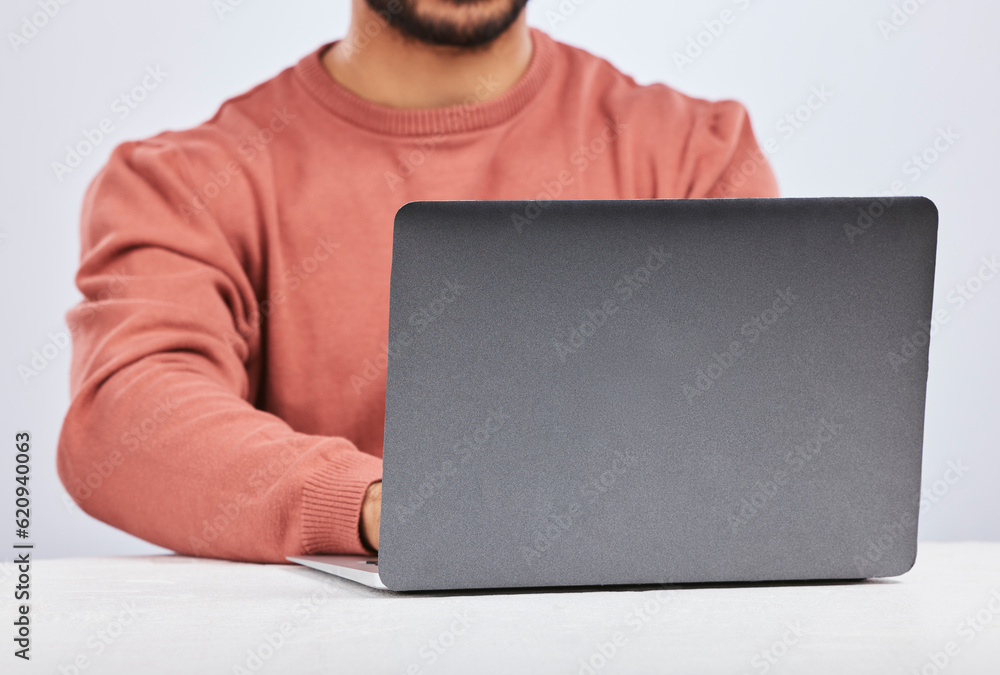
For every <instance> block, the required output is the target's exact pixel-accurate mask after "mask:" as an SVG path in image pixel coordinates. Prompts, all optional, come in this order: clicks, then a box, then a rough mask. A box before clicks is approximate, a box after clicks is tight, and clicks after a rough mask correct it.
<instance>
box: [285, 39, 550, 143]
mask: <svg viewBox="0 0 1000 675" xmlns="http://www.w3.org/2000/svg"><path fill="white" fill-rule="evenodd" d="M531 38H532V45H533V47H532V53H531V61H530V62H529V63H528V68H527V70H525V71H524V73H523V74H522V75H521V77H520V79H518V81H517V82H515V83H514V85H513V86H512V87H511V88H510V89H508V90H507V91H505V92H504V93H503V94H501V95H500V96H498V97H496V98H492V99H489V100H486V101H483V102H481V103H471V104H468V105H455V106H449V107H446V108H409V109H404V108H391V107H389V106H385V105H381V104H378V103H372V102H371V101H367V100H365V99H363V98H361V97H360V96H358V95H356V94H354V93H352V92H351V91H349V90H348V89H346V88H345V87H344V86H343V85H341V84H340V83H339V82H337V81H336V80H334V79H333V77H331V76H330V74H329V73H328V72H326V69H325V68H323V63H322V60H321V56H322V54H323V53H324V52H325V51H326V49H328V48H329V47H331V46H333V45H334V44H336V43H335V42H331V43H328V44H326V45H323V46H322V47H320V48H319V49H317V50H316V51H314V52H312V53H311V54H309V55H308V56H306V57H305V58H303V59H302V60H301V61H299V62H298V63H297V64H296V65H295V72H296V74H297V75H298V76H299V79H300V80H301V82H302V83H303V84H304V86H305V88H306V89H307V90H308V91H309V92H310V93H311V94H312V95H313V96H315V97H316V98H317V99H318V100H319V102H320V103H322V104H323V105H324V106H325V107H326V108H328V109H329V110H330V111H331V112H333V113H335V114H336V115H338V116H340V117H342V118H344V119H346V120H347V121H348V122H351V123H352V124H355V125H357V126H359V127H363V128H365V129H368V130H370V131H374V132H376V133H381V134H387V135H391V136H432V135H436V134H439V133H447V134H450V133H461V132H464V131H477V130H480V129H486V128H488V127H492V126H496V125H499V124H502V123H504V122H506V121H507V120H509V119H511V118H512V117H514V115H516V114H517V113H518V112H519V111H520V110H521V109H522V108H524V107H525V106H526V105H527V104H528V103H530V102H531V100H532V99H533V98H534V97H535V95H536V94H537V93H538V92H539V91H540V90H541V88H542V86H543V85H544V84H545V81H546V80H547V79H548V77H549V74H550V73H551V71H552V65H553V63H554V62H555V53H556V49H555V43H554V42H553V40H552V38H550V37H549V36H548V35H546V34H545V33H543V32H542V31H540V30H538V29H537V28H532V29H531Z"/></svg>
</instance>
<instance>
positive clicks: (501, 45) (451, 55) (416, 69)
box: [323, 0, 532, 108]
mask: <svg viewBox="0 0 1000 675" xmlns="http://www.w3.org/2000/svg"><path fill="white" fill-rule="evenodd" d="M524 14H525V13H524V12H522V13H521V16H520V17H518V19H517V21H515V22H514V24H513V25H511V27H510V28H509V29H507V31H505V32H504V33H503V34H502V35H500V37H498V38H497V39H496V40H494V41H493V42H491V43H490V44H488V45H486V46H484V47H479V48H476V49H463V48H458V47H439V46H434V45H428V44H424V43H422V42H418V41H416V40H413V39H412V38H408V37H404V36H403V35H402V34H400V33H399V32H398V31H397V30H396V29H395V28H392V27H390V26H387V25H386V24H385V22H384V21H383V20H382V19H381V17H379V16H378V15H377V14H375V13H374V12H373V11H372V10H371V9H370V8H369V7H368V5H367V3H365V2H364V1H363V0H361V1H358V0H356V1H355V2H354V3H353V11H352V14H351V26H350V28H349V30H348V33H347V36H345V38H344V39H343V40H341V41H339V42H338V43H337V44H335V45H334V46H333V47H332V48H331V49H328V50H327V51H326V53H325V54H324V55H323V67H324V68H325V69H326V71H327V72H328V73H330V76H331V77H333V79H334V80H336V81H337V82H338V83H340V84H341V85H342V86H344V87H345V88H346V89H348V90H349V91H351V92H353V93H354V94H356V95H358V96H360V97H361V98H363V99H366V100H368V101H372V102H373V103H379V104H382V105H385V106H389V107H393V108H442V107H445V106H451V105H460V104H463V103H469V102H471V101H475V102H482V101H485V100H488V99H491V98H496V97H497V96H499V95H501V94H502V93H504V92H505V91H507V90H508V89H510V87H512V86H513V85H514V83H515V82H517V80H518V79H519V78H520V77H521V75H522V74H523V73H524V71H525V70H526V69H527V68H528V63H529V62H530V61H531V50H532V43H531V33H530V32H529V29H528V24H527V23H526V21H525V16H524ZM376 25H377V26H378V27H379V31H378V33H377V34H376V35H374V37H369V35H368V34H366V32H365V26H368V29H369V33H371V32H374V31H373V30H372V28H373V26H376ZM484 83H489V86H484Z"/></svg>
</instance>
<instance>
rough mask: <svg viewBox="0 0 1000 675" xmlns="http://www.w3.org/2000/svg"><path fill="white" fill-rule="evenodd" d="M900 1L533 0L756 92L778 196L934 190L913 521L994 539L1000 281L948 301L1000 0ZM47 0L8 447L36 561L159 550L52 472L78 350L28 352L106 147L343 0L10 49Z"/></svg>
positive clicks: (321, 36)
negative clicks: (944, 132)
mask: <svg viewBox="0 0 1000 675" xmlns="http://www.w3.org/2000/svg"><path fill="white" fill-rule="evenodd" d="M222 1H223V2H224V1H225V0H222ZM899 3H900V0H892V1H890V0H875V1H872V0H844V1H842V2H838V3H803V2H794V1H793V0H769V1H768V2H763V1H762V0H750V1H745V0H738V1H736V2H733V1H731V0H721V1H720V0H716V1H715V2H710V3H702V2H697V3H696V2H686V3H680V2H664V1H663V0H615V1H614V2H612V1H611V0H563V2H562V3H560V2H558V1H557V0H532V2H531V3H530V6H529V22H530V23H532V24H533V25H535V26H538V27H540V28H543V29H545V30H547V31H548V32H549V33H550V34H551V35H553V36H554V37H555V38H557V39H560V40H563V41H566V42H569V43H571V44H575V45H578V46H581V47H584V48H586V49H588V50H590V51H591V52H594V53H596V54H598V55H601V56H603V57H605V58H607V59H609V60H610V61H611V62H612V63H614V64H615V65H616V66H618V67H619V68H620V69H622V70H623V71H625V72H627V73H630V74H632V75H634V76H635V77H636V79H637V80H639V81H640V82H644V83H645V82H653V81H660V82H666V83H668V84H670V85H672V86H674V87H676V88H678V89H680V90H681V91H684V92H686V93H689V94H693V95H697V96H703V97H708V98H736V99H738V100H740V101H742V102H743V103H745V104H746V105H747V107H748V108H749V110H750V113H751V116H752V118H753V121H754V125H755V129H756V131H757V135H758V138H759V139H760V140H761V141H762V142H763V141H764V140H765V139H768V138H773V139H774V140H775V142H776V143H777V150H776V151H775V152H773V153H772V154H771V155H770V159H771V161H772V163H773V165H774V168H775V170H776V172H777V175H778V180H779V182H780V185H781V189H782V193H783V195H784V196H866V195H873V194H877V193H880V192H883V191H885V190H888V189H889V186H890V185H891V184H892V183H893V181H897V180H898V181H901V182H902V183H903V189H904V192H905V193H906V194H922V195H926V196H929V197H931V198H932V199H933V200H934V201H935V202H936V203H937V205H938V207H939V208H940V211H941V229H940V238H939V246H938V257H937V266H938V267H937V280H936V284H935V306H936V307H944V308H946V309H947V310H948V312H949V315H950V317H951V318H950V321H949V323H948V324H947V325H945V326H944V327H943V328H942V329H941V330H940V331H939V332H937V333H936V335H935V339H934V341H933V345H932V348H931V356H930V363H931V373H930V380H929V396H928V401H927V417H926V425H925V454H924V465H923V471H924V490H925V493H926V495H927V497H928V500H927V501H926V503H925V508H924V509H922V513H921V523H920V536H921V538H923V539H925V540H926V539H933V540H965V539H990V540H996V539H1000V521H998V520H997V519H996V517H995V514H996V513H998V512H1000V493H998V491H997V489H996V487H995V485H994V483H995V477H996V475H997V470H998V468H1000V455H998V453H997V452H996V449H997V439H998V438H1000V420H998V416H997V415H996V396H995V393H994V392H995V387H996V382H997V380H998V378H1000V359H998V358H997V351H996V350H997V337H998V335H1000V290H998V289H1000V283H997V282H996V281H995V280H994V281H990V282H987V283H986V284H984V286H983V288H982V290H981V291H980V292H979V293H978V294H977V295H976V296H975V297H974V298H973V299H972V300H971V301H969V302H968V303H967V304H965V305H964V306H963V307H961V308H959V307H957V305H955V304H951V303H949V302H948V297H949V294H950V293H952V292H953V291H954V290H955V289H956V288H957V286H958V285H959V284H964V283H966V282H967V281H968V280H969V279H970V278H972V277H973V276H974V275H975V274H976V272H977V270H978V269H979V267H980V265H981V264H982V263H981V258H982V257H983V256H984V255H985V256H991V255H994V254H1000V231H998V230H997V228H996V216H995V208H991V207H990V206H989V200H991V199H993V198H994V197H995V189H994V181H995V177H996V175H997V167H996V161H997V156H998V151H1000V129H998V127H997V124H996V114H995V111H996V110H997V109H998V107H1000V89H998V87H997V84H998V77H997V76H998V74H1000V49H998V47H997V46H996V41H995V30H996V26H997V25H998V24H1000V6H997V5H996V4H995V3H987V2H985V1H982V0H981V1H979V2H973V1H972V0H965V1H953V2H949V3H944V2H928V3H926V4H924V5H919V3H917V2H915V0H911V3H912V4H913V6H914V7H919V9H918V10H917V11H916V13H915V14H913V15H912V16H911V17H909V19H908V20H907V21H906V23H905V24H904V25H903V26H902V27H900V29H899V30H898V31H895V32H893V33H892V34H891V35H888V36H883V34H882V33H881V32H880V30H879V21H880V20H889V19H890V17H891V14H892V12H893V5H894V4H899ZM560 7H562V8H563V10H562V12H561V13H560V9H559V8H560ZM724 9H729V10H731V11H732V12H733V15H734V16H735V21H734V22H733V23H731V24H730V25H728V26H726V27H725V30H724V32H723V33H722V34H721V35H720V36H718V37H717V38H715V39H714V40H713V41H712V43H711V44H710V45H709V46H708V47H707V48H706V49H705V50H704V53H703V54H701V55H700V56H699V57H698V58H697V60H695V62H694V63H693V64H691V65H689V66H687V67H686V68H683V69H681V68H679V67H678V66H677V65H676V63H675V60H674V56H673V55H674V53H675V52H680V51H682V50H683V49H684V48H685V46H686V44H687V42H688V40H689V38H693V37H695V36H697V34H698V33H699V32H701V31H703V30H704V26H703V22H705V21H710V20H712V19H715V18H717V17H718V16H719V15H720V13H721V12H722V11H723V10H724ZM36 11H38V5H37V4H36V3H35V2H34V1H33V0H10V1H8V2H6V3H4V6H3V9H2V10H0V28H2V33H3V36H4V40H3V44H2V45H0V74H2V82H3V87H4V103H5V105H4V106H2V108H0V115H2V122H3V124H2V129H3V133H2V147H0V157H2V158H3V162H2V165H0V191H2V192H0V196H2V200H0V203H2V205H3V211H2V218H0V283H2V288H3V290H2V293H0V303H2V316H3V326H4V329H3V331H2V334H0V361H2V367H0V443H4V444H9V445H7V446H3V447H9V448H10V449H11V450H12V449H13V434H14V432H15V431H16V430H23V429H28V430H30V431H31V432H32V434H33V436H34V458H35V459H34V463H33V467H32V472H33V479H32V480H33V483H32V484H33V486H34V490H33V500H34V502H33V514H32V515H33V524H32V529H33V539H34V541H35V542H36V546H37V548H36V551H35V555H36V556H38V557H53V556H71V555H98V554H126V553H144V552H150V551H156V550H160V549H158V548H157V547H154V546H151V545H149V544H146V543H144V542H141V541H138V540H136V539H134V538H132V537H130V536H128V535H125V534H123V533H121V532H118V531H116V530H114V529H112V528H109V527H107V526H105V525H102V524H101V523H99V522H97V521H95V520H93V519H92V518H90V517H89V516H87V515H85V514H84V513H83V512H82V511H80V510H79V509H78V508H77V507H76V506H75V505H73V503H72V501H71V500H70V499H69V497H68V495H67V494H66V493H65V491H64V490H63V489H62V486H61V485H60V484H59V481H58V478H57V476H56V473H55V461H54V453H55V445H56V440H57V437H58V433H59V428H60V425H61V422H62V416H63V414H64V411H65V409H66V407H67V405H68V370H69V352H68V350H65V351H62V352H61V353H60V354H59V355H58V356H57V357H56V358H55V359H54V360H53V361H52V362H51V363H49V364H48V366H47V367H46V369H45V370H44V371H43V372H42V373H41V375H40V376H39V377H37V378H34V379H32V380H31V381H30V382H29V383H28V384H25V383H24V382H22V380H21V379H20V377H19V376H18V374H17V370H16V369H17V366H18V365H19V364H25V363H27V362H29V361H30V359H31V352H32V350H33V349H41V348H42V347H43V346H44V345H45V344H46V343H47V342H49V338H48V337H47V335H48V333H50V332H53V333H55V332H57V331H60V330H65V323H64V314H65V312H66V310H67V309H69V308H70V307H71V306H72V305H73V304H74V303H75V302H76V301H77V300H78V298H79V295H78V293H77V291H76V289H75V287H74V286H73V275H74V273H75V270H76V265H77V259H78V252H79V242H78V222H77V219H78V214H79V208H80V202H81V198H82V195H83V191H84V189H85V187H86V185H87V183H88V182H89V180H90V179H91V178H92V177H93V175H94V174H95V173H96V171H97V170H98V169H99V168H100V166H101V165H102V163H103V162H104V161H105V159H106V158H107V156H108V154H109V153H110V151H111V149H112V148H113V146H114V145H116V144H117V143H120V142H122V141H125V140H128V139H134V138H142V137H146V136H149V135H152V134H154V133H156V132H158V131H160V130H163V129H165V128H184V127H188V126H192V125H195V124H197V123H199V122H201V121H203V120H205V119H206V118H208V117H209V116H211V115H212V114H213V112H214V111H215V110H216V108H217V107H218V105H219V104H220V103H221V102H222V101H223V100H224V99H226V98H228V97H231V96H233V95H235V94H238V93H241V92H243V91H245V90H246V89H248V88H250V87H251V86H253V85H255V84H257V83H258V82H260V81H262V80H264V79H266V78H268V77H271V76H272V75H274V74H275V73H277V72H278V71H279V70H281V69H282V68H284V67H286V66H288V65H291V64H293V63H294V62H295V61H296V60H297V59H299V58H300V57H301V56H303V55H304V54H305V53H307V52H308V51H310V50H312V49H314V48H315V47H317V46H318V45H320V44H321V43H323V42H326V41H329V40H331V39H334V38H336V37H339V36H341V35H343V33H344V31H345V28H346V25H347V20H348V12H349V7H348V2H347V1H346V0H332V1H331V0H327V1H326V2H319V1H318V0H287V1H285V2H281V3H276V2H265V1H264V0H243V1H242V2H241V3H240V4H239V5H238V6H236V7H235V8H234V9H233V11H231V12H228V13H225V14H223V15H221V16H220V15H219V13H218V12H217V11H216V9H215V8H214V6H213V2H212V1H211V0H185V1H184V2H172V3H168V2H154V3H135V2H125V1H124V0H100V1H98V0H94V1H92V2H86V3H85V2H70V3H69V4H68V5H65V6H63V5H60V11H59V13H58V14H57V15H56V16H55V17H53V18H52V19H51V20H50V21H49V22H48V24H47V25H45V26H44V27H43V28H41V29H40V30H39V31H38V34H37V35H36V36H35V37H34V38H32V39H31V40H30V42H29V43H28V44H26V45H22V46H21V47H20V48H19V50H18V51H17V52H15V51H14V49H13V48H12V47H11V45H10V42H9V38H8V37H7V35H8V32H9V31H16V30H19V28H20V25H21V22H22V19H23V17H25V16H27V15H29V14H33V13H34V12H36ZM157 65H158V66H160V67H161V68H162V70H163V71H164V72H166V73H167V77H166V79H165V80H164V81H163V82H162V84H160V86H159V87H158V88H157V89H156V90H155V91H152V92H150V94H149V96H148V98H147V99H146V100H145V101H143V102H142V103H141V104H140V105H139V106H138V107H137V108H136V109H135V110H133V111H132V112H131V114H130V115H129V116H128V118H126V119H125V120H122V121H120V122H117V121H116V127H115V129H114V130H113V131H112V132H111V133H110V134H109V136H108V137H107V138H106V139H104V141H103V142H102V143H101V144H99V146H98V148H97V150H96V151H95V152H94V154H92V155H91V156H89V157H88V158H86V159H85V160H84V161H83V163H82V164H81V166H80V167H79V168H77V169H76V170H75V171H74V172H73V173H72V174H71V175H69V176H67V177H65V178H64V180H63V181H62V182H60V181H58V180H56V178H55V177H54V174H53V171H52V169H51V163H52V162H53V161H56V160H60V159H61V157H62V155H63V153H64V150H63V148H64V146H65V145H67V144H70V143H76V142H77V141H79V140H80V139H81V138H82V136H81V130H82V129H83V128H85V127H88V128H89V127H93V126H94V125H95V124H96V123H97V122H98V121H99V120H100V119H101V118H102V117H109V116H112V117H116V116H114V115H113V114H112V113H111V112H110V110H111V105H112V101H113V100H114V99H115V98H116V97H118V96H120V95H121V94H123V93H125V92H127V91H128V90H130V89H131V88H132V87H134V86H135V85H136V84H138V83H139V82H140V81H141V80H142V78H143V75H144V72H145V70H146V68H147V67H155V66H157ZM814 87H817V88H820V87H826V89H827V91H830V92H832V94H833V95H832V97H830V98H829V100H828V101H827V102H826V103H825V104H823V105H822V106H821V107H819V109H818V110H814V111H810V114H809V119H808V121H806V122H804V123H802V124H801V126H800V128H798V129H795V133H794V134H792V135H791V137H787V133H782V130H781V129H779V127H778V125H779V123H780V121H781V120H782V118H784V116H785V115H787V114H789V113H794V112H795V111H796V109H797V108H799V107H800V106H802V105H803V104H804V103H805V102H806V101H807V99H808V98H809V95H810V92H811V90H812V89H813V88H814ZM783 128H787V127H783ZM942 128H943V129H948V128H950V129H951V130H952V131H953V132H954V133H955V134H958V138H957V140H956V141H955V142H954V143H953V144H952V145H950V147H949V149H948V150H947V152H945V153H944V154H942V155H941V156H940V158H939V160H938V161H936V162H935V163H933V164H932V165H930V166H929V167H928V168H927V170H926V171H921V172H920V173H919V175H915V174H913V173H912V172H909V171H908V167H907V164H908V162H909V161H910V158H911V156H913V155H914V154H917V153H920V152H922V151H923V150H924V149H925V148H927V147H928V146H930V145H932V144H933V142H934V141H935V139H936V138H937V136H938V134H939V129H942ZM4 456H5V457H7V458H8V459H5V460H3V463H2V465H0V466H2V469H0V471H2V475H4V476H11V474H12V472H13V461H12V459H13V453H12V452H11V453H10V454H7V455H4ZM949 462H953V463H960V464H961V465H962V466H964V467H968V470H967V471H964V470H963V472H962V476H961V477H960V478H959V479H958V480H957V482H954V484H947V483H945V482H944V477H945V475H946V474H945V472H946V471H947V469H948V466H949ZM949 475H950V476H954V474H949ZM935 486H936V487H937V494H934V493H933V490H934V488H935ZM11 508H12V507H11ZM5 555H7V554H5Z"/></svg>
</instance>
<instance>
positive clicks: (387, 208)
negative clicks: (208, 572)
mask: <svg viewBox="0 0 1000 675" xmlns="http://www.w3.org/2000/svg"><path fill="white" fill-rule="evenodd" d="M526 2H527V0H354V2H353V7H352V18H351V26H350V30H349V31H348V34H347V36H346V37H345V38H344V39H343V40H341V41H339V42H336V43H334V44H333V45H332V46H328V48H321V49H319V50H317V51H316V52H313V53H312V54H310V55H308V56H306V57H305V58H304V59H302V60H301V61H300V62H299V63H298V64H296V65H295V66H294V67H292V68H289V69H287V70H285V71H284V72H282V73H281V74H279V75H278V76H277V77H275V78H274V79H272V80H269V81H267V82H265V83H263V84H261V85H259V86H258V87H256V88H254V89H252V90H251V91H249V92H247V93H245V94H243V95H242V96H238V97H236V98H234V99H232V100H230V101H228V102H226V103H225V104H223V105H222V107H221V108H220V109H219V111H218V113H217V114H216V115H215V117H213V118H212V119H211V120H209V121H208V122H205V123H204V124H202V125H200V126H198V127H196V128H194V129H191V130H187V131H181V132H164V133H162V134H160V135H158V136H156V137H154V138H151V139H148V140H146V141H141V142H129V143H124V144H122V145H121V146H119V147H118V148H116V149H115V151H114V153H113V154H112V157H111V159H110V161H109V162H108V164H107V166H106V167H105V168H104V169H103V170H102V172H101V173H100V174H99V175H98V176H97V177H96V178H95V180H94V181H93V183H92V184H91V186H90V188H89V190H88V193H87V196H86V200H85V204H84V210H83V219H82V228H81V229H82V262H81V266H80V271H79V274H78V277H77V284H78V286H79V288H80V290H81V291H82V292H83V294H84V296H85V298H84V300H83V301H82V302H81V303H80V304H79V305H78V306H77V307H76V308H74V309H73V310H71V311H70V312H69V314H68V315H67V319H68V321H69V323H70V325H71V326H72V327H73V333H74V351H73V367H72V373H71V386H72V395H73V397H72V402H71V405H70V408H69V411H68V413H67V415H66V420H65V422H64V425H63V429H62V433H61V436H60V441H59V458H58V464H59V473H60V477H61V478H62V480H63V483H64V484H65V486H66V487H67V489H68V490H69V492H70V494H71V495H73V497H74V499H75V500H76V501H77V502H78V503H79V504H80V506H81V507H82V508H83V509H84V510H86V511H87V512H88V513H90V514H92V515H93V516H95V517H97V518H99V519H101V520H103V521H105V522H107V523H110V524H111V525H114V526H116V527H119V528H121V529H123V530H125V531H127V532H130V533H132V534H134V535H137V536H139V537H142V538H144V539H146V540H148V541H151V542H154V543H156V544H159V545H161V546H165V547H167V548H170V549H173V550H175V551H178V552H180V553H185V554H192V555H204V556H215V557H222V558H230V559H234V560H255V561H284V559H285V556H286V555H296V554H311V553H363V552H365V550H373V549H374V550H377V549H378V522H379V514H380V504H381V492H380V490H381V483H380V479H381V471H382V462H381V459H380V458H381V455H382V431H383V429H382V427H383V421H384V410H385V407H384V406H385V400H384V396H385V368H386V363H387V361H389V360H391V359H392V358H393V354H394V351H395V350H394V348H393V345H391V344H389V343H388V342H387V340H388V335H387V316H388V290H389V288H388V285H389V267H390V256H391V244H392V222H393V215H394V214H395V212H396V210H397V209H398V208H399V207H400V206H401V205H403V204H404V203H406V202H408V201H413V200H417V199H424V200H427V199H539V200H548V199H573V198H589V199H605V198H654V197H655V198H687V197H692V198H693V197H771V196H776V194H777V188H776V184H775V180H774V176H773V174H772V172H771V170H770V168H769V166H768V164H767V162H766V160H765V159H764V158H763V156H762V154H761V152H760V150H759V149H758V147H757V144H756V141H755V140H754V136H753V133H752V131H751V128H750V124H749V121H748V119H747V115H746V112H745V110H744V109H743V108H742V106H740V105H739V104H738V103H735V102H732V101H723V102H718V103H711V102H708V101H703V100H697V99H692V98H689V97H686V96H684V95H682V94H680V93H678V92H676V91H673V90H672V89H670V88H668V87H665V86H663V85H654V86H648V87H640V86H638V85H636V84H635V82H634V81H633V80H632V79H631V78H629V77H627V76H625V75H623V74H621V73H619V72H618V71H617V70H615V69H614V68H613V67H612V66H611V65H610V64H608V63H607V62H605V61H603V60H601V59H598V58H596V57H594V56H591V55H589V54H587V53H586V52H583V51H581V50H578V49H575V48H571V47H569V46H566V45H563V44H559V43H556V42H554V41H553V40H552V39H551V38H549V37H548V36H546V35H545V34H544V33H542V32H540V31H537V30H533V29H530V28H529V27H528V26H527V24H526V22H525V13H524V5H525V4H526ZM511 226H512V227H516V228H519V229H520V228H526V227H531V213H530V212H526V214H525V215H524V216H523V217H522V216H521V215H520V214H513V216H512V223H511Z"/></svg>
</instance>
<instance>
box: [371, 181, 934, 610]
mask: <svg viewBox="0 0 1000 675" xmlns="http://www.w3.org/2000/svg"><path fill="white" fill-rule="evenodd" d="M936 233H937V212H936V209H935V208H934V205H933V204H932V203H931V202H929V201H928V200H926V199H922V198H895V199H774V200H636V201H553V202H549V203H533V202H415V203H411V204H407V205H406V206H404V207H403V208H402V209H400V211H399V213H398V214H397V216H396V222H395V231H394V239H393V261H392V274H391V293H390V311H389V354H388V367H387V378H388V381H387V395H386V420H385V446H384V478H383V507H382V508H383V510H382V522H381V534H380V543H381V550H380V555H379V574H380V576H381V579H382V581H383V582H384V583H385V584H386V585H387V586H388V587H389V588H391V589H394V590H431V589H455V588H488V587H534V586H571V585H603V584H654V583H697V582H728V581H764V580H790V579H835V578H848V579H849V578H862V577H873V576H893V575H896V574H901V573H902V572H904V571H906V570H907V569H909V568H910V566H911V565H912V563H913V560H914V558H915V555H916V532H917V512H918V503H919V492H920V466H921V447H922V438H923V419H924V396H925V389H926V381H927V354H928V343H929V336H928V327H929V322H930V319H931V299H932V290H933V275H934V260H935V247H936Z"/></svg>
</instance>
